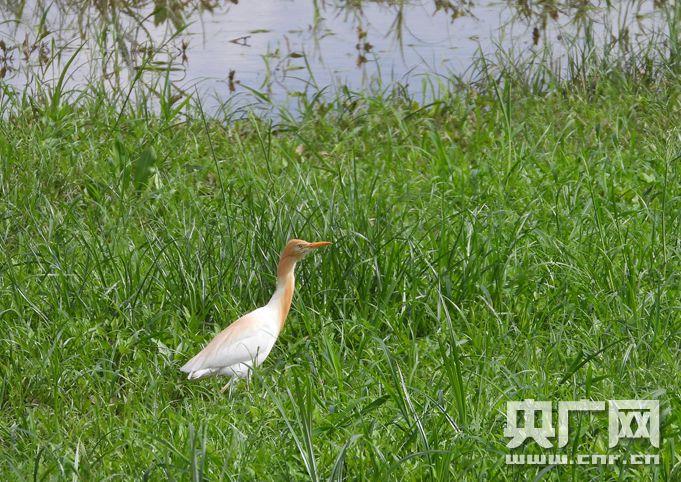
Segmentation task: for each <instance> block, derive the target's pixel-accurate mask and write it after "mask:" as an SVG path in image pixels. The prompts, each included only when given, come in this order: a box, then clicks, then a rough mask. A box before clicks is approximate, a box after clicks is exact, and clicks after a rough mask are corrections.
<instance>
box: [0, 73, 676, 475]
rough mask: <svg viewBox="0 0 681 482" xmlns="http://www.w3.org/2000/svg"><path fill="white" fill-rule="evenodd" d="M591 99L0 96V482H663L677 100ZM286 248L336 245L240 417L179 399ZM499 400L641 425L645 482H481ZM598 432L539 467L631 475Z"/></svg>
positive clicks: (579, 434) (237, 402)
mask: <svg viewBox="0 0 681 482" xmlns="http://www.w3.org/2000/svg"><path fill="white" fill-rule="evenodd" d="M596 80H597V81H594V77H593V76H589V77H588V78H585V79H581V80H580V81H576V82H573V83H560V84H557V85H554V86H553V88H551V89H548V90H545V91H543V92H541V93H538V92H533V91H530V90H528V89H526V88H524V87H523V85H522V84H520V83H513V82H510V81H508V82H507V84H506V86H507V87H506V88H505V89H504V88H500V89H490V88H486V89H482V90H481V91H479V92H475V91H474V90H472V89H465V90H462V91H460V92H458V93H457V94H456V95H454V94H452V95H449V96H446V95H445V96H443V97H442V98H441V99H438V101H437V102H436V103H434V104H432V105H429V106H419V105H417V104H415V103H414V102H412V101H411V100H409V99H405V98H403V97H402V96H400V95H394V96H387V95H386V96H383V97H381V96H360V95H356V94H350V93H346V94H344V95H342V96H340V97H339V98H338V99H337V101H335V102H334V103H332V104H329V105H321V104H315V105H311V106H307V108H306V109H305V110H304V111H303V113H302V115H301V116H300V118H299V119H297V120H295V121H294V120H290V119H288V118H287V117H284V118H283V119H284V120H281V121H278V122H276V123H272V122H267V121H263V120H259V119H256V118H254V117H245V118H243V119H241V120H239V121H237V122H234V123H231V124H227V123H225V122H221V121H219V120H216V119H207V120H205V122H204V118H203V116H202V115H201V113H200V112H199V111H198V110H197V108H195V107H191V106H189V105H188V106H186V108H184V109H183V110H182V111H181V112H179V111H176V110H175V109H174V108H173V107H172V105H166V107H164V108H162V109H161V110H159V111H158V112H157V113H156V114H154V113H152V112H151V111H149V110H146V109H145V108H144V106H143V105H140V104H136V103H134V102H130V103H128V104H126V106H125V108H124V110H122V111H121V110H119V109H121V106H120V105H118V106H114V105H111V104H109V103H107V98H106V96H105V95H104V94H102V93H101V92H98V91H97V90H96V89H93V90H92V91H91V92H84V93H79V94H78V98H77V99H74V98H73V96H70V95H69V94H68V92H65V93H63V95H62V93H60V94H59V96H58V97H57V99H56V100H55V99H54V98H51V99H50V98H48V99H47V100H46V102H45V103H44V105H43V104H41V103H40V101H33V102H31V101H29V100H28V99H26V98H23V99H22V98H21V97H12V95H11V93H10V92H9V91H8V90H6V91H5V93H4V94H2V96H1V97H0V105H3V106H5V107H6V110H5V114H4V115H5V119H6V122H3V123H2V124H0V161H1V164H0V165H1V168H0V169H1V170H0V175H1V177H0V213H1V221H0V253H2V258H0V322H1V324H0V326H1V329H0V369H1V374H2V378H1V383H0V413H2V417H0V478H2V479H3V480H22V479H30V480H59V479H71V478H74V479H83V480H107V479H114V480H131V479H148V480H167V479H168V480H178V481H179V480H203V479H205V480H236V479H239V480H303V479H314V480H321V479H334V480H336V479H341V478H345V479H347V480H399V481H403V480H426V479H429V480H443V481H444V480H471V481H477V480H536V479H535V477H537V479H543V480H662V481H675V480H679V479H680V478H681V451H680V449H679V431H680V427H681V400H680V398H679V395H680V389H679V383H678V376H679V373H681V370H680V368H681V367H680V365H681V357H680V356H679V355H680V351H679V340H680V330H681V315H680V313H679V311H680V310H681V284H680V281H681V280H679V276H678V273H680V272H681V244H680V243H679V237H678V233H679V230H680V229H681V225H680V224H681V176H680V175H681V169H680V167H679V158H678V157H677V155H678V153H679V152H680V148H681V137H680V136H681V127H679V125H680V123H679V121H680V120H681V87H680V86H679V84H678V82H677V79H676V77H675V75H674V74H673V73H672V72H668V73H666V74H662V75H660V76H658V77H656V78H655V79H654V80H651V79H645V78H643V77H637V76H634V75H633V74H627V73H626V72H620V73H618V71H613V72H609V73H608V74H607V75H605V74H604V75H602V76H600V77H598V78H597V79H596ZM300 145H303V146H304V153H303V155H302V156H300V155H298V154H297V153H296V149H297V148H298V146H300ZM294 236H295V237H302V238H305V239H311V240H318V239H325V240H326V239H328V240H331V241H333V242H334V246H333V247H332V248H329V249H326V250H324V252H320V253H318V254H316V255H315V256H313V257H310V258H309V259H308V260H306V261H305V262H304V263H303V264H302V265H300V266H299V268H298V281H297V284H298V286H297V288H298V290H297V292H296V295H295V298H294V304H293V309H292V311H291V315H290V317H289V320H288V322H287V325H286V328H285V330H284V332H283V333H282V336H281V337H280V339H279V341H278V342H277V345H276V346H275V349H274V350H273V352H272V354H271V355H270V357H269V358H268V360H267V361H266V362H265V364H264V365H263V366H262V367H261V369H259V370H258V371H257V372H256V374H255V376H254V378H253V381H252V383H251V385H250V390H246V386H245V384H243V383H242V384H241V385H238V386H237V387H236V390H234V391H233V393H232V394H231V396H230V395H227V394H221V393H220V392H219V388H220V386H221V385H222V384H224V380H217V379H213V380H201V381H192V382H189V381H187V380H185V378H184V376H183V374H182V373H180V372H179V371H178V369H179V367H180V366H181V365H182V364H183V363H185V362H186V360H187V359H188V358H189V357H191V356H192V354H194V353H195V352H196V351H197V350H198V349H200V348H201V347H202V345H203V344H204V343H205V342H206V341H207V340H209V339H210V338H211V337H212V336H213V335H214V334H215V333H217V332H218V331H219V330H221V329H222V328H223V327H224V326H225V325H226V324H227V323H229V322H230V321H232V320H233V319H235V318H236V317H238V316H239V315H240V314H242V313H243V312H245V311H248V310H250V309H252V308H254V307H256V306H259V305H261V304H263V303H265V302H266V301H267V300H268V298H269V296H270V294H271V291H272V290H273V287H274V270H275V266H276V262H277V256H278V253H279V251H280V249H281V247H282V246H283V244H284V243H285V241H286V240H287V239H288V238H290V237H294ZM524 398H534V399H538V400H552V401H554V402H556V401H558V400H579V399H582V398H586V399H592V400H609V399H629V398H644V399H648V398H655V399H659V400H660V402H661V407H662V423H661V434H662V446H661V449H660V450H659V453H660V456H661V464H660V465H658V466H641V467H635V466H622V465H617V466H611V467H603V466H576V465H572V466H569V467H552V468H549V469H545V468H544V467H527V466H522V467H512V466H506V465H505V464H504V455H505V454H507V453H511V451H510V450H509V449H508V448H506V442H507V441H508V439H506V438H505V437H504V436H503V429H504V426H505V410H506V402H507V401H511V400H521V399H524ZM604 417H605V416H603V417H599V416H594V417H589V416H585V417H583V418H582V419H581V423H579V424H578V423H576V422H573V424H572V435H573V438H572V440H571V444H569V445H568V447H566V448H565V449H564V450H563V451H562V452H559V453H565V454H576V453H591V452H594V453H620V454H628V453H635V452H643V453H651V448H650V447H649V446H647V445H646V444H645V442H644V441H643V442H641V441H638V442H634V443H627V442H623V447H620V448H619V449H616V450H614V451H611V452H609V451H608V449H607V427H604ZM537 452H538V451H537V450H536V447H535V446H534V445H533V444H530V445H529V446H528V452H527V453H537ZM652 452H653V453H655V452H656V451H655V450H654V449H653V450H652ZM514 453H518V452H517V451H516V452H514Z"/></svg>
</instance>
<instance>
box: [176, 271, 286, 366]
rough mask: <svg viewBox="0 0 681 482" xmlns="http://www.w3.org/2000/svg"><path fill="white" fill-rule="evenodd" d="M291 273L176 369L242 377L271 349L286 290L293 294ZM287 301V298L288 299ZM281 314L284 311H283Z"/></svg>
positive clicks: (277, 333) (277, 328) (276, 333)
mask: <svg viewBox="0 0 681 482" xmlns="http://www.w3.org/2000/svg"><path fill="white" fill-rule="evenodd" d="M294 283H295V279H294V277H293V273H291V274H290V275H289V277H287V279H285V281H284V282H283V283H282V282H280V283H278V285H277V289H276V291H275V292H274V295H273V296H272V299H270V301H269V303H267V304H266V305H265V306H263V307H261V308H258V309H256V310H253V311H251V312H250V313H247V314H245V315H244V316H242V317H241V318H239V319H238V320H236V321H235V322H234V323H232V324H231V325H229V326H228V327H227V328H225V329H224V330H222V332H220V333H219V334H218V335H217V336H216V337H215V338H213V340H212V341H211V342H210V343H208V345H206V347H205V348H204V349H203V350H201V351H200V352H199V353H198V354H197V355H196V356H195V357H194V358H192V359H191V360H189V361H188V362H187V363H186V364H185V365H184V366H183V367H182V368H181V369H180V370H182V371H183V372H185V373H188V374H189V376H188V378H190V379H193V378H204V377H208V376H211V375H223V376H228V377H237V378H246V377H248V375H249V373H250V371H251V370H252V369H253V368H255V367H257V366H259V365H260V364H261V363H262V362H263V361H265V359H266V358H267V356H268V355H269V354H270V352H271V351H272V347H273V346H274V342H276V341H277V338H278V337H279V333H280V331H281V328H282V327H283V321H284V320H282V313H283V312H284V310H285V311H286V312H288V306H285V304H286V302H287V290H290V291H291V293H290V294H291V295H292V294H293V288H292V287H293V284H294ZM288 303H289V305H290V299H289V300H288ZM284 317H285V314H284Z"/></svg>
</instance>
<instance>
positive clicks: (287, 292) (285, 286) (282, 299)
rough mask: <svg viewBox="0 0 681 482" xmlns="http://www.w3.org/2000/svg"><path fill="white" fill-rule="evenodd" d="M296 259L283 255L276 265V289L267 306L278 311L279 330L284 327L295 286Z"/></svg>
mask: <svg viewBox="0 0 681 482" xmlns="http://www.w3.org/2000/svg"><path fill="white" fill-rule="evenodd" d="M295 267H296V261H295V259H293V258H290V257H285V258H282V259H281V260H280V261H279V266H278V267H277V289H276V290H274V294H273V295H272V298H271V299H270V301H269V303H267V305H268V306H271V307H273V308H274V309H276V310H277V312H278V313H279V330H280V331H281V330H282V329H283V328H284V323H286V317H287V316H288V312H289V310H290V309H291V302H292V301H293V291H294V290H295V287H296V278H295V275H294V270H295Z"/></svg>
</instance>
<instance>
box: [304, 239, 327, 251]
mask: <svg viewBox="0 0 681 482" xmlns="http://www.w3.org/2000/svg"><path fill="white" fill-rule="evenodd" d="M330 244H331V243H330V242H328V241H317V242H316V243H307V247H308V248H310V249H317V248H323V247H324V246H329V245H330Z"/></svg>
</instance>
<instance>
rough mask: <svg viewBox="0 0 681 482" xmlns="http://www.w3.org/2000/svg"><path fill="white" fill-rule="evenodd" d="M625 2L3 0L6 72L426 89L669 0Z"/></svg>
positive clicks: (225, 97) (643, 32)
mask: <svg viewBox="0 0 681 482" xmlns="http://www.w3.org/2000/svg"><path fill="white" fill-rule="evenodd" d="M615 4H616V7H614V8H608V7H607V2H599V1H592V2H588V1H583V2H560V1H539V2H532V1H530V0H524V1H523V0H520V1H506V2H504V1H481V2H476V3H475V4H472V3H470V2H468V1H459V0H455V1H454V2H448V1H444V0H421V1H419V0H415V1H402V2H380V1H379V2H375V1H374V2H362V1H354V2H352V1H346V2H341V1H326V2H323V1H320V0H317V1H314V0H258V1H253V0H240V1H239V0H232V1H226V2H216V1H214V0H200V1H195V0H187V1H184V2H181V1H179V0H155V1H154V2H148V1H141V2H130V1H120V0H119V1H109V2H102V1H97V2H93V1H89V2H88V1H86V2H69V1H64V0H56V1H51V2H43V1H28V2H19V3H16V4H15V3H14V2H2V1H0V15H1V16H2V17H1V18H2V21H1V22H0V40H1V41H2V43H0V77H2V78H1V79H0V83H4V84H5V85H8V86H13V87H14V88H17V89H19V90H27V91H28V92H29V93H30V94H32V95H38V94H39V92H40V90H41V89H42V88H43V87H44V86H45V85H55V84H56V82H57V81H58V80H59V77H60V74H61V73H62V72H64V70H65V67H66V64H67V62H68V61H69V59H71V58H72V57H73V63H72V64H71V65H70V66H69V69H68V71H67V74H66V75H65V77H64V85H66V86H67V88H68V89H69V90H70V91H71V92H72V93H73V92H78V91H79V90H80V89H82V87H83V86H84V85H87V84H93V83H94V84H97V83H100V84H101V85H103V86H104V88H106V89H108V90H109V91H111V92H112V93H113V94H115V93H119V94H120V95H125V93H126V92H127V91H128V89H129V85H130V83H131V80H132V79H134V78H136V74H137V73H138V72H140V71H141V73H142V74H141V75H140V76H139V77H138V78H137V80H136V86H137V88H139V87H142V88H143V89H147V91H148V92H149V93H150V95H153V94H155V95H160V94H159V92H166V93H167V94H168V95H169V96H170V97H173V98H175V99H179V98H182V97H183V96H186V95H190V94H194V93H196V92H199V93H200V94H201V97H202V98H203V99H204V104H206V105H207V106H208V107H209V108H210V109H211V110H216V109H218V108H219V107H220V106H223V105H227V106H234V105H235V104H245V103H248V102H249V101H252V100H253V99H257V100H258V101H259V102H263V101H264V100H267V101H269V102H271V103H272V104H274V105H287V103H289V102H291V99H295V98H296V96H300V95H301V94H306V95H311V94H312V93H316V92H318V91H319V90H320V89H327V90H328V91H329V92H332V91H334V90H336V89H338V88H339V87H347V88H349V89H351V90H354V91H366V90H371V89H382V88H386V87H389V86H390V85H394V83H395V82H399V83H400V84H402V85H406V86H407V89H408V90H409V91H410V92H411V93H412V94H413V95H415V96H417V97H418V96H419V95H430V94H432V93H433V92H432V91H433V89H435V90H436V89H437V85H438V84H440V83H445V84H446V83H447V82H449V81H450V80H451V79H453V78H462V79H464V80H471V79H472V78H474V77H475V75H476V74H477V73H478V71H476V69H475V68H474V62H475V59H476V58H479V56H480V54H481V53H484V54H485V55H486V56H488V57H490V58H494V57H495V56H497V55H500V52H503V53H508V52H513V53H514V55H531V54H533V53H537V52H541V51H542V49H545V48H546V47H547V46H550V47H552V49H553V50H554V51H555V52H557V54H555V53H554V55H558V56H560V53H561V52H563V51H564V50H565V43H566V39H568V40H569V41H570V42H572V41H574V40H575V39H579V38H580V36H583V35H584V34H585V32H587V31H589V30H591V31H592V32H594V33H595V36H596V37H597V38H599V39H600V40H599V41H600V42H606V43H607V42H609V41H611V40H615V39H618V41H619V44H620V45H624V43H625V42H626V43H628V44H631V45H635V44H636V43H638V42H640V41H641V38H643V39H646V38H651V37H652V36H653V32H655V31H659V30H660V29H659V27H660V25H661V23H662V20H661V19H662V18H663V8H660V6H659V2H651V1H623V2H615ZM574 5H578V6H574ZM663 7H664V6H663ZM627 48H630V47H627ZM79 49H80V50H79ZM140 69H141V70H140ZM166 80H167V81H168V82H166ZM424 82H426V83H427V85H428V86H430V87H429V88H424ZM164 85H165V86H168V89H167V90H165V91H164V90H163V86H164ZM255 92H257V93H258V94H257V95H254V93H255ZM113 94H112V95H113Z"/></svg>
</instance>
